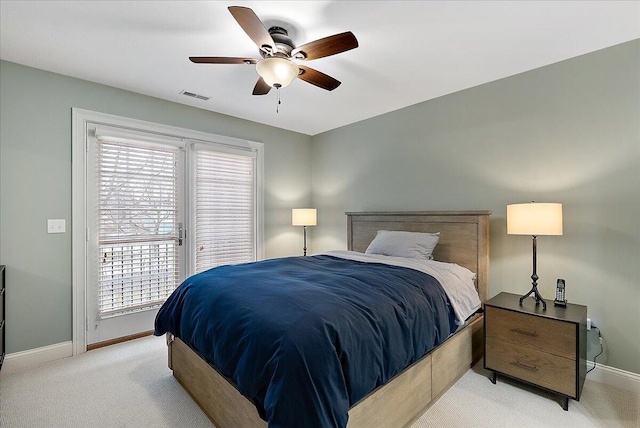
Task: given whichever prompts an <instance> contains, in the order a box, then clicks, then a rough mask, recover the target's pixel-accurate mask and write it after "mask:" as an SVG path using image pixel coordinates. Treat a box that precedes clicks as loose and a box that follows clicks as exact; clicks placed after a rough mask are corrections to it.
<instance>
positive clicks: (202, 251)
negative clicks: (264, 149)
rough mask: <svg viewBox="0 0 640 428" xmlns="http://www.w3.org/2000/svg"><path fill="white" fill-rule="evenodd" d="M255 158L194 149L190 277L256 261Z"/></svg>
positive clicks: (198, 146)
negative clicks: (193, 210)
mask: <svg viewBox="0 0 640 428" xmlns="http://www.w3.org/2000/svg"><path fill="white" fill-rule="evenodd" d="M255 175H256V172H255V154H254V153H253V152H251V151H249V150H247V151H246V154H243V153H239V152H238V153H237V152H233V153H226V152H220V151H214V150H212V149H208V148H206V147H204V146H202V147H201V146H200V145H197V146H196V148H195V240H196V242H195V248H196V251H195V271H196V273H198V272H202V271H204V270H207V269H210V268H213V267H216V266H220V265H225V264H237V263H243V262H251V261H255V260H256V240H255V236H256V233H255V224H256V221H255V220H256V212H255V211H256V209H255V201H256V198H255V191H256V189H255V188H256V177H255Z"/></svg>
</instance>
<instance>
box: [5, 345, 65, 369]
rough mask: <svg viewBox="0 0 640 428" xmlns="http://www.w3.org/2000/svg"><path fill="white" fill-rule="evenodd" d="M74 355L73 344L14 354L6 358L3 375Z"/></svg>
mask: <svg viewBox="0 0 640 428" xmlns="http://www.w3.org/2000/svg"><path fill="white" fill-rule="evenodd" d="M71 355H73V346H72V342H71V341H69V342H61V343H55V344H53V345H49V346H43V347H42V348H35V349H28V350H26V351H21V352H14V353H12V354H7V355H5V357H4V363H3V364H2V373H3V374H4V373H11V372H14V371H17V370H22V369H26V368H29V367H34V366H37V365H40V364H43V363H47V362H49V361H54V360H59V359H61V358H66V357H70V356H71Z"/></svg>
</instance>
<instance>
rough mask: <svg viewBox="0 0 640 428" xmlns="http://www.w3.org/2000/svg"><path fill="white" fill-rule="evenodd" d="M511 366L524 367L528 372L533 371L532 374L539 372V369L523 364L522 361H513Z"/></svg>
mask: <svg viewBox="0 0 640 428" xmlns="http://www.w3.org/2000/svg"><path fill="white" fill-rule="evenodd" d="M509 364H511V365H513V366H516V367H522V368H523V369H526V370H531V371H532V372H537V371H538V367H536V366H530V365H528V364H524V363H521V362H520V361H513V362H511V363H509Z"/></svg>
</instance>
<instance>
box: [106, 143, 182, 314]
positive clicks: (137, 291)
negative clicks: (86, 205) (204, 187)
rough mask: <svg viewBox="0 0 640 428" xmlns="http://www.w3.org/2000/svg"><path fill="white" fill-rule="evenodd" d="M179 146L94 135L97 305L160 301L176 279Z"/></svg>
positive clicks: (125, 306)
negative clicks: (96, 199)
mask: <svg viewBox="0 0 640 428" xmlns="http://www.w3.org/2000/svg"><path fill="white" fill-rule="evenodd" d="M178 150H179V149H178V147H175V146H171V145H166V146H163V145H160V144H150V143H145V142H136V141H130V140H119V139H112V140H109V138H108V137H99V138H98V168H97V172H98V177H97V185H98V193H99V194H98V252H99V254H98V257H99V260H98V281H99V285H98V286H99V293H98V296H99V297H98V299H99V304H98V309H99V314H100V315H101V316H109V315H115V314H119V313H124V312H130V311H134V310H141V309H146V308H150V307H154V306H158V305H160V304H162V303H163V302H164V301H165V299H166V298H167V297H168V296H169V294H170V293H171V292H172V291H173V290H174V289H175V287H176V286H177V284H178V239H177V238H178V227H179V224H178V196H177V190H178V168H177V162H178V160H177V157H178Z"/></svg>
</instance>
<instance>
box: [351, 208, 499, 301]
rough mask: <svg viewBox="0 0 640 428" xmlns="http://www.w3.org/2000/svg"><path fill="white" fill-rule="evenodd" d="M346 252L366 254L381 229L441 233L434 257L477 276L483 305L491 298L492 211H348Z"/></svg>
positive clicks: (477, 285) (477, 286) (477, 284)
mask: <svg viewBox="0 0 640 428" xmlns="http://www.w3.org/2000/svg"><path fill="white" fill-rule="evenodd" d="M346 215H347V249H348V250H352V251H359V252H364V251H365V250H366V249H367V247H368V246H369V244H370V243H371V241H372V240H373V238H374V237H375V236H376V233H377V232H378V230H404V231H409V232H431V233H435V232H440V240H439V241H438V245H437V246H436V248H435V250H434V252H433V258H434V259H435V260H437V261H441V262H449V263H456V264H458V265H460V266H464V267H466V268H467V269H469V270H471V271H472V272H475V273H476V274H477V279H476V288H477V290H478V294H479V295H480V300H481V301H482V302H483V303H484V302H485V301H487V299H488V296H489V216H490V215H491V211H407V212H362V213H354V212H348V213H346Z"/></svg>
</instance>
